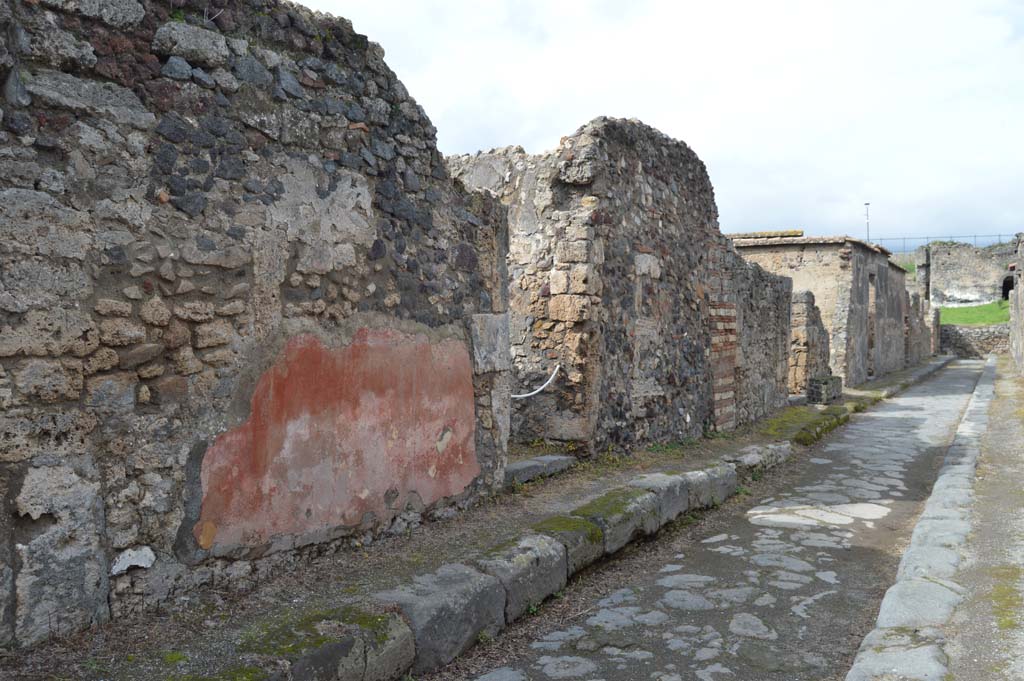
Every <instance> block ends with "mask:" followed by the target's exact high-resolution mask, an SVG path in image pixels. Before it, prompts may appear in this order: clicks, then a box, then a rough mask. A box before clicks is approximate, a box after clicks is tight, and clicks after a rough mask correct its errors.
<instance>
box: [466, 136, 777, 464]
mask: <svg viewBox="0 0 1024 681" xmlns="http://www.w3.org/2000/svg"><path fill="white" fill-rule="evenodd" d="M449 164H450V167H451V168H452V173H453V175H455V176H456V177H458V178H459V179H461V180H462V181H463V182H465V183H466V184H467V185H468V186H471V187H477V188H484V189H488V190H491V191H493V192H495V193H496V194H497V196H498V197H499V198H500V199H501V201H502V202H503V203H504V204H506V205H508V207H509V229H510V237H509V252H510V264H509V277H510V285H509V288H510V294H509V299H510V302H509V305H510V311H511V320H510V328H511V343H512V356H513V364H514V369H515V376H516V378H515V384H516V386H517V391H526V390H529V389H531V388H533V387H534V386H536V385H538V384H540V383H541V382H542V381H544V380H545V379H546V378H547V376H548V375H549V374H550V372H551V370H552V369H553V367H554V366H555V365H556V364H560V365H561V366H562V367H563V369H564V370H565V372H566V373H565V374H564V377H563V378H562V379H560V380H558V381H556V383H555V385H554V387H553V389H551V390H549V391H546V392H545V393H543V394H541V395H539V396H537V397H534V398H530V399H529V400H524V401H522V402H516V403H515V404H514V406H515V411H514V414H513V428H512V430H513V437H515V438H518V439H520V440H531V439H533V438H536V437H549V438H554V439H559V440H583V441H587V442H588V443H592V446H593V447H594V448H597V449H600V448H603V447H605V446H608V445H612V446H623V447H629V446H631V445H633V444H635V443H639V442H645V441H665V440H671V439H681V438H686V437H694V436H699V435H700V434H702V432H704V431H705V430H707V429H708V428H710V427H716V426H717V427H732V426H733V425H735V424H736V423H738V422H745V421H747V420H749V419H752V418H756V417H757V416H759V415H763V414H764V413H767V412H768V411H770V410H772V409H774V408H775V407H777V406H778V405H780V404H782V403H783V402H784V400H785V394H786V392H785V370H784V369H785V352H786V347H787V345H788V328H789V295H790V288H789V286H790V285H789V282H788V280H787V279H785V278H784V277H778V276H775V275H771V274H768V273H765V272H763V271H762V270H760V268H757V267H756V266H752V265H750V264H747V263H745V262H744V261H743V260H742V259H741V258H739V256H738V255H737V254H736V253H735V252H734V251H733V249H732V248H731V246H730V245H729V243H728V241H727V240H726V239H725V238H724V237H722V235H721V234H720V232H719V230H718V220H717V217H718V214H717V209H716V207H715V202H714V193H713V189H712V186H711V183H710V180H709V179H708V175H707V171H706V169H705V167H704V164H703V163H702V162H701V161H700V159H699V158H697V156H696V155H695V154H694V153H693V152H692V151H691V150H690V149H689V148H688V147H687V146H686V145H685V144H683V143H682V142H678V141H675V140H672V139H671V138H668V137H667V136H665V135H663V134H662V133H660V132H658V131H656V130H654V129H652V128H650V127H648V126H645V125H643V124H641V123H639V122H636V121H625V120H614V119H605V118H601V119H596V120H595V121H592V122H591V123H589V124H587V125H585V126H583V127H582V128H580V129H579V130H578V131H577V132H576V133H575V134H573V135H571V136H569V137H566V138H564V139H563V140H562V142H561V144H560V145H559V148H558V149H557V150H555V151H553V152H551V153H548V154H542V155H538V156H532V155H529V154H526V153H525V152H524V151H523V150H522V149H521V148H505V149H498V150H494V151H491V152H486V153H480V154H476V155H471V156H459V157H453V158H450V159H449ZM776 360H778V361H776ZM780 362H781V363H780Z"/></svg>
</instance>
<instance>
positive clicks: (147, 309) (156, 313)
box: [139, 297, 171, 326]
mask: <svg viewBox="0 0 1024 681" xmlns="http://www.w3.org/2000/svg"><path fill="white" fill-rule="evenodd" d="M139 316H140V317H142V321H144V322H146V323H147V324H152V325H153V326H167V325H168V324H169V323H170V321H171V310H170V309H169V308H168V307H167V305H165V304H164V301H163V300H161V299H160V298H159V297H156V298H150V299H149V300H147V301H146V302H145V303H143V304H142V307H141V308H139Z"/></svg>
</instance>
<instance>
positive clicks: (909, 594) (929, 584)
mask: <svg viewBox="0 0 1024 681" xmlns="http://www.w3.org/2000/svg"><path fill="white" fill-rule="evenodd" d="M962 599H963V588H962V587H960V586H958V585H956V584H954V583H952V582H946V581H943V580H940V579H938V578H935V577H929V578H927V579H904V580H901V581H899V582H896V583H895V584H893V585H892V586H891V587H889V590H888V591H886V592H885V598H883V599H882V605H881V607H880V608H879V610H878V620H877V623H876V626H878V627H882V628H888V627H907V628H912V629H920V628H922V627H938V626H942V625H944V624H945V623H946V622H948V621H949V618H950V616H951V615H952V614H953V610H954V609H955V608H956V606H957V604H958V603H960V601H961V600H962Z"/></svg>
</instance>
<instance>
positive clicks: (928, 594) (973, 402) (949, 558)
mask: <svg viewBox="0 0 1024 681" xmlns="http://www.w3.org/2000/svg"><path fill="white" fill-rule="evenodd" d="M994 382H995V358H993V357H990V358H989V359H988V361H987V362H986V363H985V368H984V370H983V371H982V374H981V377H980V378H979V379H978V383H977V385H976V386H975V388H974V394H973V395H972V396H971V399H970V402H968V404H967V407H966V409H965V410H964V415H963V416H962V417H961V420H960V424H959V426H958V427H957V432H956V436H955V437H954V439H953V442H952V443H951V444H950V446H949V449H948V450H947V454H946V458H945V461H944V464H943V467H942V469H941V470H940V471H939V477H938V480H936V481H935V485H934V486H933V487H932V492H931V495H930V496H929V497H928V501H927V502H926V504H925V512H924V514H923V515H922V517H921V519H919V520H918V523H917V525H916V526H915V527H914V532H913V534H912V535H911V538H910V545H909V546H908V547H907V550H906V552H905V553H904V554H903V557H902V559H901V560H900V566H899V571H898V572H897V577H896V583H895V584H893V585H892V586H891V587H890V588H889V590H888V591H886V592H885V597H884V598H883V599H882V604H881V606H880V608H879V612H878V619H877V621H876V623H875V628H874V630H872V631H871V632H870V633H869V634H868V635H867V636H866V637H865V638H864V642H863V643H862V644H861V646H860V650H859V651H858V652H857V657H856V658H855V659H854V662H853V666H852V667H851V668H850V671H849V673H848V674H847V676H846V681H873V680H874V679H883V678H890V675H891V678H897V677H898V678H901V679H908V680H912V679H921V680H924V679H928V680H930V679H935V680H936V681H940V680H942V679H945V678H946V674H947V671H948V670H947V668H946V663H947V658H946V655H945V652H944V651H943V649H942V645H943V643H944V642H945V640H946V635H945V632H944V631H943V627H944V626H945V625H946V624H947V623H948V622H949V620H950V618H951V617H952V616H953V613H954V612H955V610H956V607H957V605H958V604H959V603H960V600H961V599H962V597H963V593H964V589H963V587H962V586H960V585H959V584H957V583H956V582H954V581H952V580H953V578H954V577H955V576H956V572H957V566H958V565H959V563H960V550H961V549H962V548H963V546H964V545H965V543H966V541H967V533H968V532H969V530H970V523H969V522H967V521H966V520H965V518H966V517H967V516H968V515H969V513H970V505H971V503H972V500H973V497H972V495H971V494H964V491H965V485H966V486H967V487H969V486H971V485H973V478H974V474H973V471H974V465H975V462H976V461H977V457H978V451H979V449H978V446H979V443H978V440H977V438H976V437H975V435H974V433H975V432H976V431H977V429H979V428H981V427H983V426H984V424H985V423H986V422H987V420H988V404H989V402H990V401H991V399H992V395H993V390H994ZM967 491H969V489H968V490H967Z"/></svg>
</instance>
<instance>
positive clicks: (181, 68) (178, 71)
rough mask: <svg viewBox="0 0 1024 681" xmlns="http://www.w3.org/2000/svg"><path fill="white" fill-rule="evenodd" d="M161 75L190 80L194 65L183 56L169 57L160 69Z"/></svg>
mask: <svg viewBox="0 0 1024 681" xmlns="http://www.w3.org/2000/svg"><path fill="white" fill-rule="evenodd" d="M160 75H161V76H164V77H165V78H172V79H174V80H188V79H189V78H191V77H192V65H191V64H189V63H188V62H187V61H185V60H184V59H182V58H181V57H169V58H168V59H167V63H166V64H164V66H163V68H162V69H160Z"/></svg>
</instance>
